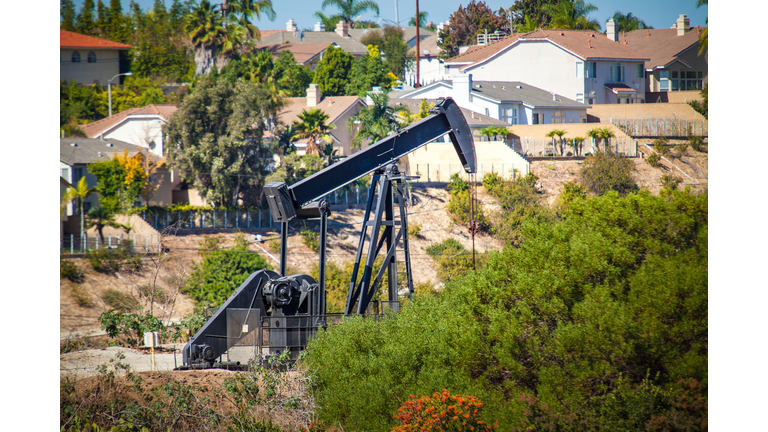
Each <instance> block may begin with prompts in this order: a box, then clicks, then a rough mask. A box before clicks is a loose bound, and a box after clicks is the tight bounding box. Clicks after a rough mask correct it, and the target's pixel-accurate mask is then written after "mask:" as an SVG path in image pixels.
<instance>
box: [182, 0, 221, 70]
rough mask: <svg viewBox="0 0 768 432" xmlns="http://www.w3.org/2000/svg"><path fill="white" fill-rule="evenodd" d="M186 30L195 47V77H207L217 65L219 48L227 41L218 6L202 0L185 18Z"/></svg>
mask: <svg viewBox="0 0 768 432" xmlns="http://www.w3.org/2000/svg"><path fill="white" fill-rule="evenodd" d="M184 29H185V31H186V32H187V34H188V36H189V39H190V40H191V42H192V45H193V46H194V47H195V65H196V66H195V75H205V74H207V73H208V72H210V71H211V69H212V68H213V66H215V65H216V56H217V51H218V48H219V46H220V45H221V44H222V43H223V42H224V40H225V39H226V34H227V31H226V30H225V29H224V25H223V21H222V19H221V15H220V14H219V10H218V6H216V5H211V3H210V2H209V1H208V0H201V1H200V3H199V4H195V5H194V7H193V9H192V10H191V11H190V12H189V13H188V14H187V15H186V16H185V17H184Z"/></svg>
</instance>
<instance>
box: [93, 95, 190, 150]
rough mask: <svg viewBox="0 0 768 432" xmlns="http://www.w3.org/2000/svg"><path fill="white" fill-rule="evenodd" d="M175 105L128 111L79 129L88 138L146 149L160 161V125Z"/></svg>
mask: <svg viewBox="0 0 768 432" xmlns="http://www.w3.org/2000/svg"><path fill="white" fill-rule="evenodd" d="M176 110H177V108H176V105H156V104H153V105H147V106H145V107H141V108H130V109H127V110H125V111H122V112H119V113H117V114H114V115H112V116H111V117H106V118H103V119H101V120H97V121H95V122H91V123H88V124H86V125H83V126H81V127H80V128H81V129H82V130H83V132H85V135H86V136H87V137H88V138H104V139H115V140H120V141H122V142H125V143H128V144H132V145H135V146H138V147H143V148H145V149H147V150H148V151H149V152H150V153H152V154H154V155H155V156H158V157H161V158H162V157H163V155H164V153H163V125H165V124H167V123H168V121H169V120H170V119H171V116H172V115H173V113H175V112H176Z"/></svg>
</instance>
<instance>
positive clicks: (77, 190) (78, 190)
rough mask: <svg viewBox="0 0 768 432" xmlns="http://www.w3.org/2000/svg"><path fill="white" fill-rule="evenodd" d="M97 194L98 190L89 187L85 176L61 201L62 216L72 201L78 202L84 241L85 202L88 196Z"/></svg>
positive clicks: (81, 232)
mask: <svg viewBox="0 0 768 432" xmlns="http://www.w3.org/2000/svg"><path fill="white" fill-rule="evenodd" d="M94 192H96V188H95V187H92V188H89V187H88V182H87V181H86V180H85V176H83V177H80V181H78V182H77V186H76V187H73V186H70V187H69V188H67V191H66V192H65V193H64V197H63V198H62V199H61V214H64V210H65V209H66V208H67V205H69V203H71V202H72V201H75V200H77V205H78V208H79V210H80V240H81V241H82V239H83V234H85V215H84V214H83V201H84V200H85V199H86V198H88V195H90V194H92V193H94Z"/></svg>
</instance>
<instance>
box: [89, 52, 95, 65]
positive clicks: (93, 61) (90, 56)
mask: <svg viewBox="0 0 768 432" xmlns="http://www.w3.org/2000/svg"><path fill="white" fill-rule="evenodd" d="M88 63H96V53H95V52H93V51H88Z"/></svg>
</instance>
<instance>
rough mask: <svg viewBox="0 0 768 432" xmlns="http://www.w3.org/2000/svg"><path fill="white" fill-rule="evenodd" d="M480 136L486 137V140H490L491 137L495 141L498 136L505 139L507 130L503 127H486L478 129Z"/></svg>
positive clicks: (507, 133)
mask: <svg viewBox="0 0 768 432" xmlns="http://www.w3.org/2000/svg"><path fill="white" fill-rule="evenodd" d="M480 135H483V136H487V137H488V140H490V139H491V137H493V139H494V140H495V139H496V137H497V136H499V135H501V136H502V137H504V138H506V136H507V135H509V129H507V128H505V127H504V126H488V127H484V128H482V129H480ZM504 138H503V139H502V141H503V140H504Z"/></svg>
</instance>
